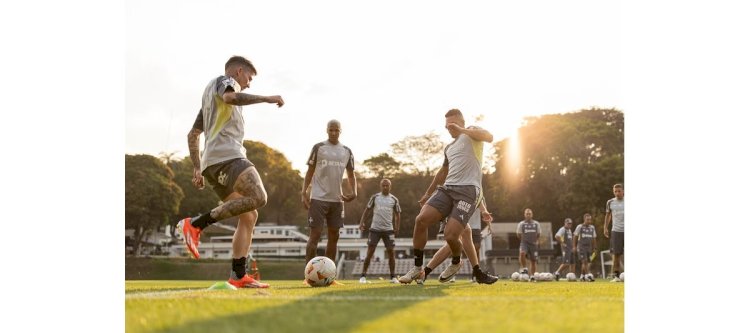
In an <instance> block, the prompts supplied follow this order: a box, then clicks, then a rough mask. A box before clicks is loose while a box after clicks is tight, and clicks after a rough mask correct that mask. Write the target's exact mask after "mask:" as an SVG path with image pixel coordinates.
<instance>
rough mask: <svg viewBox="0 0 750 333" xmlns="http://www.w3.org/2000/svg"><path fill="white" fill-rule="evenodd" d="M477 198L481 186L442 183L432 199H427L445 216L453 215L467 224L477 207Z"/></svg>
mask: <svg viewBox="0 0 750 333" xmlns="http://www.w3.org/2000/svg"><path fill="white" fill-rule="evenodd" d="M477 199H479V188H478V187H476V186H474V185H447V186H442V185H441V186H438V189H437V191H436V192H435V194H433V195H432V197H430V200H427V204H428V205H430V206H431V207H433V208H435V209H437V210H438V212H440V214H441V215H443V216H444V217H445V216H450V217H453V218H455V219H456V220H458V222H460V223H461V225H464V226H465V225H466V223H469V218H471V215H472V214H474V210H475V209H476V208H477Z"/></svg>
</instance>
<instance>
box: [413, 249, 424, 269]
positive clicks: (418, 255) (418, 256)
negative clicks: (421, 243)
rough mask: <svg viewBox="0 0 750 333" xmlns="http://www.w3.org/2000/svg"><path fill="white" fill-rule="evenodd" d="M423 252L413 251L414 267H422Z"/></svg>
mask: <svg viewBox="0 0 750 333" xmlns="http://www.w3.org/2000/svg"><path fill="white" fill-rule="evenodd" d="M423 256H424V251H422V250H419V249H414V266H417V267H422V264H423V263H424V262H423V261H424V257H423Z"/></svg>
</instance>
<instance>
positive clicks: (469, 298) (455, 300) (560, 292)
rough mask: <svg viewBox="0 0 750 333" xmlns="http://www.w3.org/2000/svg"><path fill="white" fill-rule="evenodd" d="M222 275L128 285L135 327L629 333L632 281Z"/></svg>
mask: <svg viewBox="0 0 750 333" xmlns="http://www.w3.org/2000/svg"><path fill="white" fill-rule="evenodd" d="M214 282H217V281H125V327H126V332H131V333H135V332H253V333H256V332H257V333H260V332H410V333H414V332H550V333H551V332H587V333H592V332H596V333H603V332H623V331H624V313H623V312H624V284H623V283H610V282H607V281H597V282H594V283H585V282H562V281H561V282H537V283H527V282H511V281H508V280H500V281H498V282H497V283H495V284H493V285H489V286H488V285H477V284H472V283H470V282H469V281H468V280H465V279H462V280H458V281H457V282H455V283H452V284H445V285H443V284H440V283H439V282H437V280H436V279H432V280H428V281H427V283H426V284H425V285H424V286H419V285H416V284H411V285H395V284H390V283H387V281H384V280H375V281H373V283H371V284H359V283H357V281H355V280H346V281H341V282H342V283H344V284H345V285H343V286H332V287H327V288H311V287H307V286H304V285H302V280H301V279H300V280H298V281H273V280H270V281H265V282H267V283H270V284H271V288H269V289H240V290H207V288H208V287H209V286H211V285H212V284H213V283H214Z"/></svg>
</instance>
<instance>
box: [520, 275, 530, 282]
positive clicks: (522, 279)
mask: <svg viewBox="0 0 750 333" xmlns="http://www.w3.org/2000/svg"><path fill="white" fill-rule="evenodd" d="M518 280H519V281H524V282H528V281H529V274H521V275H520V276H519V277H518Z"/></svg>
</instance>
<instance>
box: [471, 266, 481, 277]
mask: <svg viewBox="0 0 750 333" xmlns="http://www.w3.org/2000/svg"><path fill="white" fill-rule="evenodd" d="M471 269H472V271H474V275H477V273H479V272H481V270H480V269H479V265H474V267H472V268H471Z"/></svg>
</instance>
